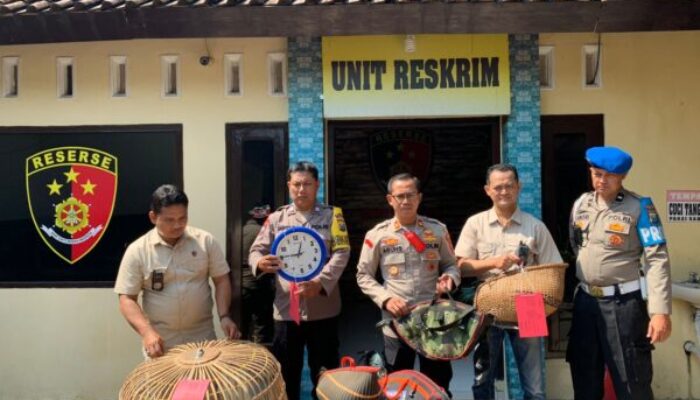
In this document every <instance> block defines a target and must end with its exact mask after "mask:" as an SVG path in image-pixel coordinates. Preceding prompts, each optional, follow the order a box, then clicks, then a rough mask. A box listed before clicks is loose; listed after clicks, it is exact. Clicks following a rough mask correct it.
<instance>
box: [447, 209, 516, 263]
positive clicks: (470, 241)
mask: <svg viewBox="0 0 700 400" xmlns="http://www.w3.org/2000/svg"><path fill="white" fill-rule="evenodd" d="M474 218H475V217H471V218H469V219H467V222H466V223H465V224H464V227H462V232H460V234H459V239H457V246H456V247H455V254H456V255H457V267H458V268H459V269H460V271H461V274H462V276H479V275H481V274H483V273H484V272H486V271H488V270H490V269H494V268H498V269H503V270H506V269H508V268H510V266H511V265H513V264H515V263H517V262H518V261H519V260H520V259H519V258H518V257H516V256H515V254H507V255H502V256H497V257H489V258H486V259H484V260H480V259H479V250H478V249H477V244H478V243H479V232H478V229H477V222H476V220H475V219H474Z"/></svg>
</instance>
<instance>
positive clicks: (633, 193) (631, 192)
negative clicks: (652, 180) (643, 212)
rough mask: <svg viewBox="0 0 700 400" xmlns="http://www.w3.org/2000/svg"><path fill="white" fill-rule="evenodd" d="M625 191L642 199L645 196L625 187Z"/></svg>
mask: <svg viewBox="0 0 700 400" xmlns="http://www.w3.org/2000/svg"><path fill="white" fill-rule="evenodd" d="M624 192H626V193H627V194H629V195H630V196H632V197H634V198H635V199H641V198H642V197H644V196H642V195H640V194H639V193H635V192H633V191H631V190H627V189H624Z"/></svg>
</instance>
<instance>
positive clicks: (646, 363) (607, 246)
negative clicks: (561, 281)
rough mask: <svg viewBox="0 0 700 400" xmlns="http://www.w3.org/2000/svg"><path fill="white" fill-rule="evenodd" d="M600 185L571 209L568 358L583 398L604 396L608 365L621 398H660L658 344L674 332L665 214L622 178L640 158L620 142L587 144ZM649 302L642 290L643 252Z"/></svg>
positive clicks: (594, 177) (577, 391)
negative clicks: (575, 281)
mask: <svg viewBox="0 0 700 400" xmlns="http://www.w3.org/2000/svg"><path fill="white" fill-rule="evenodd" d="M586 160H587V161H588V163H589V164H590V172H591V181H592V184H593V189H594V190H593V191H592V192H589V193H584V194H583V195H582V196H581V197H580V198H579V199H578V200H577V201H576V203H575V204H574V207H573V209H572V212H571V229H570V235H571V239H572V247H573V248H574V251H575V252H576V254H577V258H576V276H577V277H578V278H579V280H580V281H581V283H580V284H579V288H578V290H577V292H576V295H575V297H574V314H573V321H572V325H571V332H570V334H569V346H568V349H567V356H566V358H567V361H568V362H569V363H570V365H571V376H572V379H573V383H574V395H575V397H576V398H577V399H579V398H581V399H600V398H602V396H603V376H604V372H605V367H606V366H607V368H608V370H609V371H610V376H611V377H612V381H613V385H614V387H615V393H616V395H617V398H618V399H620V400H623V399H630V400H632V399H634V400H644V399H652V398H653V396H654V395H653V393H652V390H651V380H652V364H651V351H652V350H653V348H654V346H653V344H654V343H658V342H663V341H664V340H666V339H667V338H668V336H669V335H670V334H671V319H670V314H671V281H670V263H669V258H668V251H667V249H666V239H665V237H664V235H663V229H662V227H661V221H660V219H659V216H658V213H657V212H656V209H655V208H654V205H653V204H652V202H651V199H650V198H645V197H641V196H639V195H637V194H635V193H633V192H630V191H628V190H626V189H625V188H624V187H623V186H622V181H623V180H624V179H625V177H626V176H627V172H628V171H629V169H630V168H631V167H632V157H631V156H630V155H629V154H627V153H626V152H624V151H623V150H621V149H618V148H616V147H593V148H590V149H588V150H587V151H586ZM642 257H644V258H645V260H646V262H647V264H648V265H649V268H648V270H647V273H646V281H647V288H648V290H647V292H648V304H646V303H645V302H644V298H643V297H642V290H641V289H642V285H643V283H640V278H639V276H640V268H641V258H642Z"/></svg>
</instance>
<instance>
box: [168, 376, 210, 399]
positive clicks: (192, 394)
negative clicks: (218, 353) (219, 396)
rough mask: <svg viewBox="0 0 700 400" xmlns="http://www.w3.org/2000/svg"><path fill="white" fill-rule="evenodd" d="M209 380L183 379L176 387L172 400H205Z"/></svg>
mask: <svg viewBox="0 0 700 400" xmlns="http://www.w3.org/2000/svg"><path fill="white" fill-rule="evenodd" d="M207 387H209V379H198V380H193V379H183V380H181V381H180V382H178V383H177V386H175V391H174V392H173V397H172V400H204V396H205V395H206V394H207Z"/></svg>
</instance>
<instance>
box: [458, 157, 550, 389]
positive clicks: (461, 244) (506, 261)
mask: <svg viewBox="0 0 700 400" xmlns="http://www.w3.org/2000/svg"><path fill="white" fill-rule="evenodd" d="M520 189H521V185H520V181H519V179H518V171H517V169H516V168H515V167H514V166H512V165H509V164H496V165H493V166H491V167H490V168H489V169H488V170H487V172H486V185H485V186H484V190H485V191H486V195H487V196H489V197H490V198H491V201H492V202H493V207H492V208H491V209H489V210H486V211H483V212H480V213H478V214H475V215H473V216H471V217H470V218H469V219H468V220H467V222H466V223H465V224H464V227H463V228H462V232H461V234H460V236H459V240H458V241H457V247H456V248H455V253H456V255H457V260H458V265H459V267H460V268H461V270H462V275H463V276H476V277H478V278H479V280H481V281H483V280H485V279H487V278H488V277H491V276H495V275H498V274H501V273H503V272H504V271H508V270H513V269H517V268H519V267H518V265H542V264H551V263H560V262H562V259H561V256H560V255H559V251H558V250H557V247H556V245H555V243H554V240H553V239H552V235H550V233H549V231H548V230H547V227H546V226H545V225H544V224H543V223H542V221H540V220H538V219H536V218H535V217H534V216H532V215H530V214H528V213H526V212H524V211H522V210H520V208H519V207H518V195H519V194H520ZM521 246H527V258H526V259H521V258H520V257H519V255H518V254H519V253H520V252H519V251H518V248H519V247H521ZM505 335H508V337H509V339H510V342H511V344H512V347H513V353H514V355H515V360H516V362H517V364H518V371H519V373H520V381H521V383H522V386H523V389H524V392H525V398H526V399H544V398H545V385H544V383H545V382H544V370H545V363H544V354H543V346H542V339H541V338H520V337H519V335H518V331H517V330H515V329H508V327H505V326H491V327H490V328H489V329H488V331H487V334H486V335H484V338H482V339H481V340H480V342H479V346H478V347H477V349H476V350H475V352H474V385H473V386H472V392H473V394H474V398H475V399H479V400H488V399H493V398H494V395H495V393H494V378H495V373H496V366H497V363H498V361H499V360H500V359H501V357H502V356H501V348H502V343H503V338H504V336H505Z"/></svg>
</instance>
